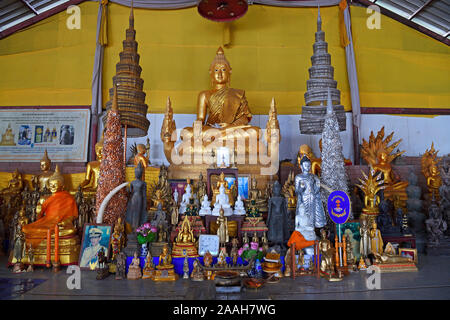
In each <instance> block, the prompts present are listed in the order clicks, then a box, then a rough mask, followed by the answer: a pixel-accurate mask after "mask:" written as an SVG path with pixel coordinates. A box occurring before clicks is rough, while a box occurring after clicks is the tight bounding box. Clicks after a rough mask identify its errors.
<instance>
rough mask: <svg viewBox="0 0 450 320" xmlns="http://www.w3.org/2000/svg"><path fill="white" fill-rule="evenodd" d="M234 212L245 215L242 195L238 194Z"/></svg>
mask: <svg viewBox="0 0 450 320" xmlns="http://www.w3.org/2000/svg"><path fill="white" fill-rule="evenodd" d="M234 214H235V215H239V216H242V215H245V208H244V202H243V201H242V199H241V196H240V195H238V197H237V200H236V202H235V204H234Z"/></svg>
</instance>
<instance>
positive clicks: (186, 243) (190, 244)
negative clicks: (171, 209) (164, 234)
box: [172, 215, 198, 258]
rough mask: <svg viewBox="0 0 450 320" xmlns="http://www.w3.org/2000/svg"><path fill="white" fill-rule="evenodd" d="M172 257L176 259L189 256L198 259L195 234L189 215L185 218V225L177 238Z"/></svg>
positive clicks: (182, 225)
mask: <svg viewBox="0 0 450 320" xmlns="http://www.w3.org/2000/svg"><path fill="white" fill-rule="evenodd" d="M172 255H173V256H174V257H184V256H186V255H187V256H188V257H190V258H195V257H198V252H197V247H196V241H195V237H194V232H193V231H192V228H191V224H190V221H189V218H188V216H187V215H185V216H184V220H183V223H182V224H181V228H180V230H179V232H178V235H177V237H176V238H175V241H174V244H173V250H172Z"/></svg>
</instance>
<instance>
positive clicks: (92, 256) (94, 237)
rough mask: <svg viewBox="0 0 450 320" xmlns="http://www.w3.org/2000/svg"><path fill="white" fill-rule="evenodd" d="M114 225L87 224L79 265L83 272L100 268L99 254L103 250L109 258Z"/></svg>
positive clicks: (84, 230)
mask: <svg viewBox="0 0 450 320" xmlns="http://www.w3.org/2000/svg"><path fill="white" fill-rule="evenodd" d="M111 235H112V225H110V224H93V223H86V224H85V225H84V229H83V239H82V241H81V250H80V259H78V265H79V266H80V268H81V269H82V270H95V269H97V267H98V253H99V252H100V251H101V250H103V251H104V252H105V257H108V256H109V247H110V244H111Z"/></svg>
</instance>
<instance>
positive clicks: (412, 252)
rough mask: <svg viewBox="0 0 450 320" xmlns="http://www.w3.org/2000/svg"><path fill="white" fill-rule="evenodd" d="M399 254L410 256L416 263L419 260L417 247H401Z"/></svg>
mask: <svg viewBox="0 0 450 320" xmlns="http://www.w3.org/2000/svg"><path fill="white" fill-rule="evenodd" d="M398 254H399V255H400V256H401V257H406V258H410V259H411V260H412V261H414V263H415V264H417V262H418V256H417V249H412V248H399V249H398Z"/></svg>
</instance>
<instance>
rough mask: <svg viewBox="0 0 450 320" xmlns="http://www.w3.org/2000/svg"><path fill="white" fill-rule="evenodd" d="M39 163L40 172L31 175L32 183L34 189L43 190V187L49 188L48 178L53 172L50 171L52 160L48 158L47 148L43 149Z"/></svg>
mask: <svg viewBox="0 0 450 320" xmlns="http://www.w3.org/2000/svg"><path fill="white" fill-rule="evenodd" d="M40 165H41V171H42V172H41V173H40V174H39V175H37V176H33V178H32V184H33V187H34V188H35V189H37V190H39V191H43V190H44V189H45V188H47V189H49V185H48V179H49V178H50V177H51V176H52V175H53V172H51V171H50V167H51V165H52V161H51V160H50V159H49V158H48V154H47V149H45V151H44V156H43V157H42V159H41V162H40Z"/></svg>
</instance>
